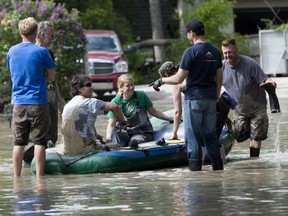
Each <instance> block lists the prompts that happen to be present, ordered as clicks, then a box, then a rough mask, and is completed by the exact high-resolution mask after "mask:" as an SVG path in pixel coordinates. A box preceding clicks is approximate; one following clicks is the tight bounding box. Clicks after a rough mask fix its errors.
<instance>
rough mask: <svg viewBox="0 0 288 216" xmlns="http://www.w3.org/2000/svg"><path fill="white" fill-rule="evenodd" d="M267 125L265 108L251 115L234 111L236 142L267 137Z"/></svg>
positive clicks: (259, 139)
mask: <svg viewBox="0 0 288 216" xmlns="http://www.w3.org/2000/svg"><path fill="white" fill-rule="evenodd" d="M268 126H269V120H268V116H267V110H266V109H265V110H261V111H259V112H257V113H253V114H251V115H240V114H238V113H237V114H236V113H235V118H234V131H235V136H236V140H237V142H243V141H245V140H247V139H249V138H250V139H253V140H257V141H261V140H265V139H267V133H268Z"/></svg>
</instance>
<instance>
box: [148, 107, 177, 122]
mask: <svg viewBox="0 0 288 216" xmlns="http://www.w3.org/2000/svg"><path fill="white" fill-rule="evenodd" d="M147 111H148V112H149V113H150V115H152V116H155V117H156V118H159V119H162V120H166V121H170V120H172V118H170V117H169V116H168V115H166V114H164V113H162V112H160V111H158V110H156V109H155V108H154V107H153V106H151V107H149V108H147Z"/></svg>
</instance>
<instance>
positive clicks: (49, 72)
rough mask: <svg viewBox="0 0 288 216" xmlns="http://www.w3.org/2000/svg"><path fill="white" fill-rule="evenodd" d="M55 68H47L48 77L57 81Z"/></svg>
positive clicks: (49, 79)
mask: <svg viewBox="0 0 288 216" xmlns="http://www.w3.org/2000/svg"><path fill="white" fill-rule="evenodd" d="M55 75H56V72H55V69H54V68H50V69H46V79H47V80H48V81H55Z"/></svg>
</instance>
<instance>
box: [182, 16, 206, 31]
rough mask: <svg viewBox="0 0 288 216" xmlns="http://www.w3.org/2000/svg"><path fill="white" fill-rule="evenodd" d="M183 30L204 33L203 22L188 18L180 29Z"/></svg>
mask: <svg viewBox="0 0 288 216" xmlns="http://www.w3.org/2000/svg"><path fill="white" fill-rule="evenodd" d="M182 31H183V32H188V31H193V32H197V33H201V32H202V33H204V25H203V23H202V22H201V21H200V20H198V19H192V20H190V21H189V22H188V23H187V24H186V27H185V28H184V29H182Z"/></svg>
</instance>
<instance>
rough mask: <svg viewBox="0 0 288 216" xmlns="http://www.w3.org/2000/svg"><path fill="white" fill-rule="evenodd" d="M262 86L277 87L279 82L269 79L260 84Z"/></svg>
mask: <svg viewBox="0 0 288 216" xmlns="http://www.w3.org/2000/svg"><path fill="white" fill-rule="evenodd" d="M259 86H260V87H261V88H264V89H266V88H277V83H276V82H275V81H274V80H271V79H267V80H265V82H263V83H261V84H260V85H259Z"/></svg>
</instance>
